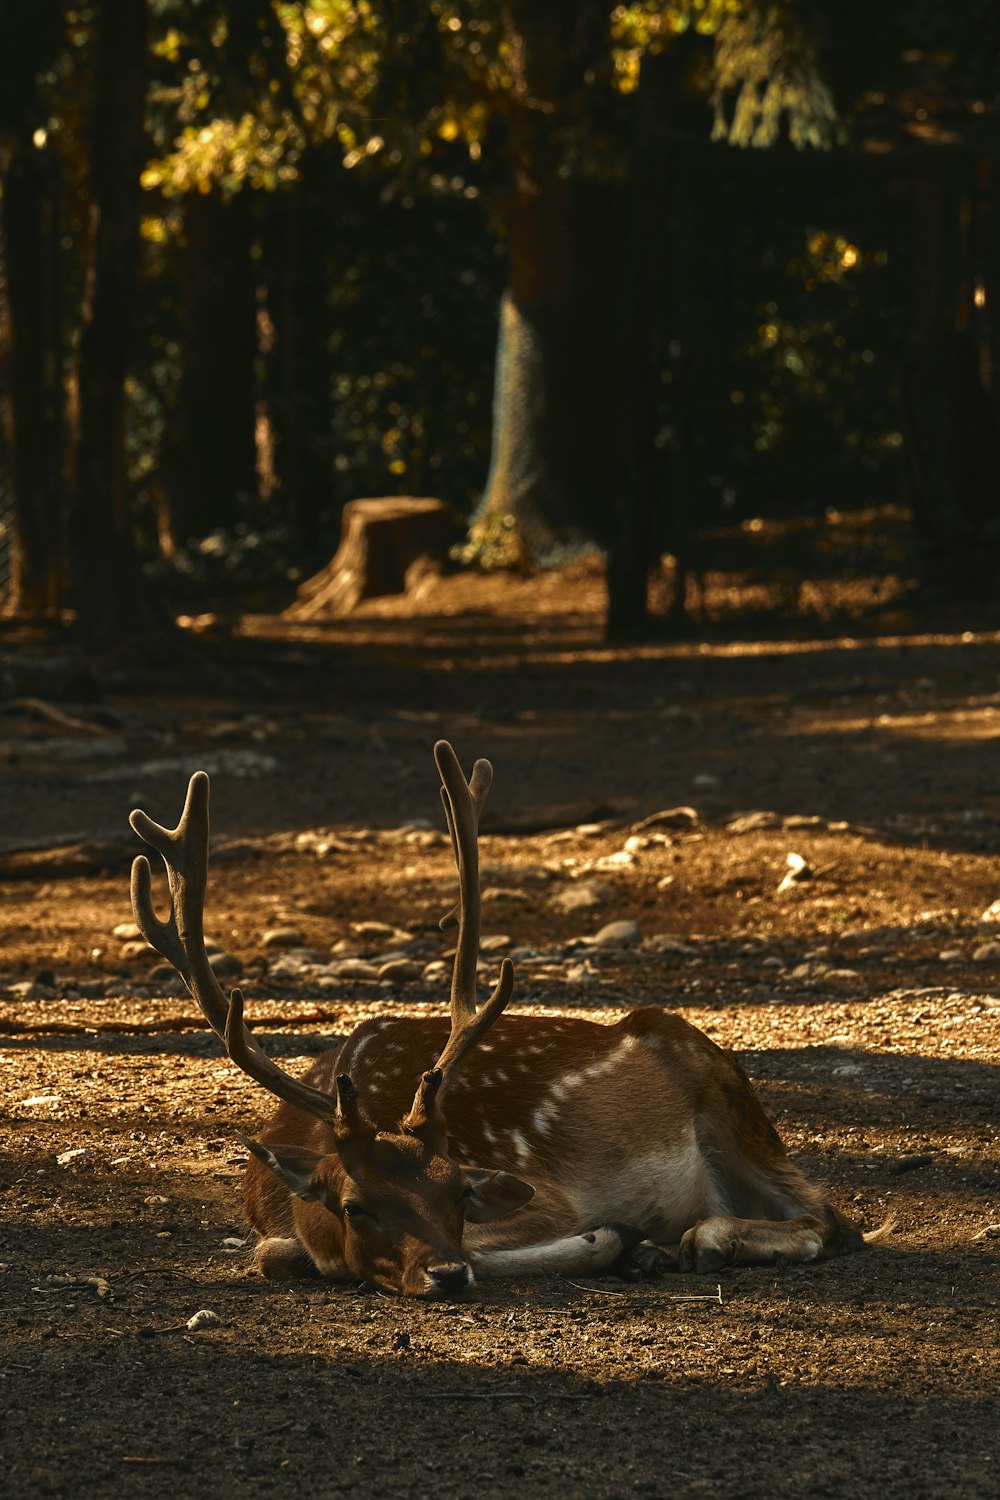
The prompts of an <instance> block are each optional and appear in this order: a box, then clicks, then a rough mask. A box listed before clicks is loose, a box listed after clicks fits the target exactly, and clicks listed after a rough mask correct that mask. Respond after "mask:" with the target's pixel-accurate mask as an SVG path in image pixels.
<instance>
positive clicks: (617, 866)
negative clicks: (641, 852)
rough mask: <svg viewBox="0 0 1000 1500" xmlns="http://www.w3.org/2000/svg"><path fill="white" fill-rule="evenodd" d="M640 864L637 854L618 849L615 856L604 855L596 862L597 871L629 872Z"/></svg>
mask: <svg viewBox="0 0 1000 1500" xmlns="http://www.w3.org/2000/svg"><path fill="white" fill-rule="evenodd" d="M638 863H639V857H638V855H637V854H633V853H632V851H631V850H629V849H617V850H616V851H615V853H614V854H602V855H601V857H600V859H595V860H594V869H595V870H623V869H624V870H627V869H630V868H631V867H632V866H633V865H637V864H638Z"/></svg>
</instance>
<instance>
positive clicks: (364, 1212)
mask: <svg viewBox="0 0 1000 1500" xmlns="http://www.w3.org/2000/svg"><path fill="white" fill-rule="evenodd" d="M344 1213H345V1215H346V1217H347V1218H348V1219H374V1217H375V1215H374V1214H373V1213H371V1212H370V1211H369V1210H368V1209H367V1208H365V1207H363V1205H362V1204H360V1203H345V1204H344Z"/></svg>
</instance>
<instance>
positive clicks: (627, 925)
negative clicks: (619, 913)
mask: <svg viewBox="0 0 1000 1500" xmlns="http://www.w3.org/2000/svg"><path fill="white" fill-rule="evenodd" d="M592 941H593V943H594V946H595V947H597V948H634V947H635V945H636V944H637V943H641V942H642V931H641V929H640V927H639V924H638V922H629V921H621V922H608V923H606V925H605V926H604V927H602V928H601V929H600V931H599V932H595V933H594V936H593V940H592Z"/></svg>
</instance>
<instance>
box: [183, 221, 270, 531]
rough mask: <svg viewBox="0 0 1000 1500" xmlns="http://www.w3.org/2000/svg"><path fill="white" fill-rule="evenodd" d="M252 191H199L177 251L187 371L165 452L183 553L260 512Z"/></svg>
mask: <svg viewBox="0 0 1000 1500" xmlns="http://www.w3.org/2000/svg"><path fill="white" fill-rule="evenodd" d="M251 208H252V205H251V202H250V194H249V192H245V193H240V194H239V195H238V196H237V197H236V198H235V199H234V200H233V201H232V202H231V203H225V202H223V200H222V199H221V198H219V197H218V196H216V195H214V194H210V195H207V196H204V195H202V194H200V193H193V194H190V195H189V196H188V198H187V199H186V201H185V204H184V246H183V250H182V252H181V298H182V304H183V311H182V326H181V347H182V349H183V368H182V372H181V382H180V391H179V394H178V402H177V410H176V412H175V414H174V417H173V420H172V422H171V431H170V441H169V446H168V449H167V452H166V453H165V454H164V458H163V464H164V477H165V480H166V485H167V490H168V493H169V497H170V528H171V532H172V535H173V539H174V541H175V542H176V543H177V544H178V545H181V546H183V545H184V544H185V543H186V542H188V541H189V540H190V539H191V538H192V537H204V536H207V535H208V534H209V532H212V531H215V530H216V529H217V528H219V527H224V528H229V529H232V528H233V527H234V526H235V524H236V522H237V521H239V520H241V519H243V518H244V517H245V516H246V514H247V511H248V502H250V503H252V504H253V505H256V499H257V454H256V437H255V398H256V385H255V375H254V364H255V360H256V357H257V308H256V295H255V285H254V282H255V278H254V275H253V271H252V262H251V259H250V248H251V247H250V239H251V232H252V227H253V226H252V220H251Z"/></svg>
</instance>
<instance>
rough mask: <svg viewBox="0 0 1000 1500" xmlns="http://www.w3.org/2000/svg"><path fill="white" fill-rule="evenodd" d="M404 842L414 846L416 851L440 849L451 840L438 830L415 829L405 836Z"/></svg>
mask: <svg viewBox="0 0 1000 1500" xmlns="http://www.w3.org/2000/svg"><path fill="white" fill-rule="evenodd" d="M406 842H407V843H408V844H415V845H416V847H417V848H418V849H441V848H443V847H444V846H445V845H446V844H450V843H451V840H450V839H449V837H448V835H447V834H446V833H442V832H441V830H440V829H439V828H426V829H424V828H417V829H414V830H413V831H412V832H411V833H408V834H407V835H406Z"/></svg>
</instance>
